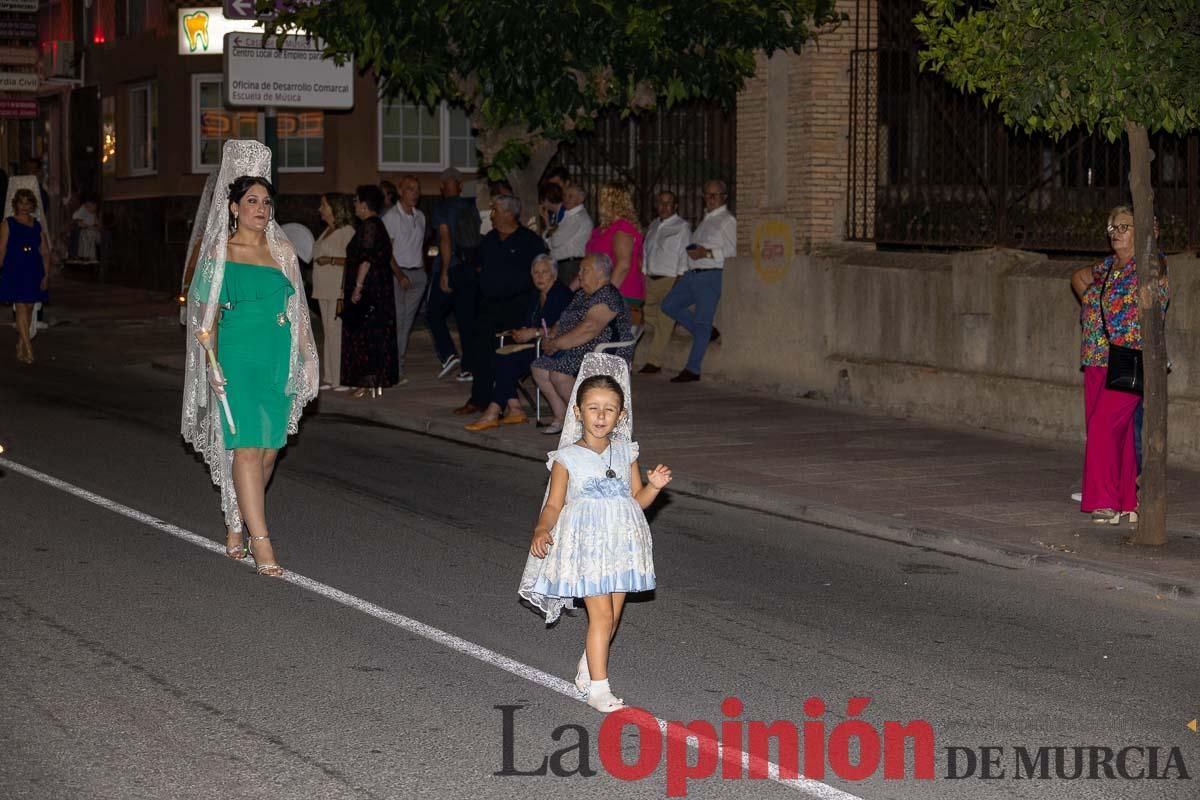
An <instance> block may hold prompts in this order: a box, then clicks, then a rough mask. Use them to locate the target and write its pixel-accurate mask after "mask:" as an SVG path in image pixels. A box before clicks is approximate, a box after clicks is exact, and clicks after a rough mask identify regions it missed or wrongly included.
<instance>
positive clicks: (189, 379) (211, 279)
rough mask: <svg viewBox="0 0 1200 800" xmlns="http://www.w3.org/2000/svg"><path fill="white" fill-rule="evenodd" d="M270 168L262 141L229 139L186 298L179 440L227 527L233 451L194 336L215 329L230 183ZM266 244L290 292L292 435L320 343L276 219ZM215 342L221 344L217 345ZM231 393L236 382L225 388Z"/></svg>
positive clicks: (233, 498) (234, 507) (231, 513)
mask: <svg viewBox="0 0 1200 800" xmlns="http://www.w3.org/2000/svg"><path fill="white" fill-rule="evenodd" d="M270 173H271V151H270V150H268V149H267V147H266V146H265V145H263V144H262V143H261V142H257V141H254V140H248V139H231V140H229V141H227V142H226V143H225V147H224V150H223V152H222V155H221V169H220V173H219V175H218V177H217V180H216V183H215V185H214V187H213V191H212V204H211V205H210V207H209V209H208V214H207V217H206V220H205V228H204V237H203V239H202V240H201V242H200V244H199V247H200V255H199V257H198V259H197V261H196V274H195V276H194V277H193V278H192V285H191V290H190V291H189V292H188V301H187V343H186V347H187V351H186V355H187V357H186V361H185V363H184V378H183V418H182V425H181V432H182V434H183V439H184V441H186V442H187V443H188V444H190V445H191V446H192V447H194V448H195V449H196V452H198V453H199V454H200V455H201V456H202V457H203V458H204V462H205V463H206V464H208V468H209V471H210V473H211V475H212V481H213V483H214V484H216V485H217V486H219V487H220V489H221V509H222V511H224V512H225V524H226V525H227V526H228V527H229V528H231V529H232V530H235V531H240V530H241V529H242V515H241V511H240V510H239V509H238V502H237V494H236V492H235V491H234V488H233V451H232V450H226V449H225V442H224V434H223V432H222V429H221V418H220V414H221V413H222V412H221V404H220V402H219V401H218V400H217V398H216V396H215V395H214V394H213V393H212V392H211V390H210V388H209V385H208V378H207V369H208V367H207V363H206V355H205V350H204V347H203V346H202V345H201V344H200V340H199V339H198V338H197V336H196V334H197V333H199V332H201V331H205V332H207V331H212V330H213V328H214V326H215V325H216V324H217V313H218V311H219V310H220V309H219V305H220V296H221V285H222V282H223V281H224V278H225V259H226V257H227V253H226V248H227V245H228V242H229V233H230V231H229V225H228V220H229V185H230V184H231V183H232V182H233V181H234V180H235V179H236V178H239V177H241V176H243V175H254V176H258V177H267V176H269V175H270ZM266 233H267V244H268V246H269V248H270V250H271V258H273V259H274V260H275V262H276V263H277V264H279V265H281V266H282V267H283V273H284V275H286V276H287V278H288V280H289V281H290V282H291V284H292V288H293V289H294V290H295V291H294V292H293V293H292V296H291V297H290V298H288V302H287V318H288V320H289V321H290V322H291V329H292V347H291V360H290V364H289V367H288V380H287V393H288V394H289V395H290V396H291V398H292V407H291V412H290V414H289V416H288V433H289V434H292V433H296V431H297V430H298V428H299V423H300V414H301V413H302V411H303V410H304V406H305V405H307V404H308V402H309V401H310V400H312V399H313V398H314V397H316V396H317V386H318V378H317V376H318V374H319V373H318V368H317V348H316V344H315V343H314V341H313V334H312V323H311V321H310V320H309V316H308V304H307V301H306V297H305V293H304V282H303V280H302V278H301V277H300V268H299V265H298V263H297V261H296V254H295V252H294V251H293V249H292V246H291V244H290V243H289V242H288V239H287V236H285V235H284V233H283V231H282V230H281V229H280V227H279V225H278V224H277V223H276V221H275V219H274V218H272V219H271V221H270V222H269V223H268V224H267V231H266ZM218 346H219V342H218ZM230 390H231V391H236V387H230Z"/></svg>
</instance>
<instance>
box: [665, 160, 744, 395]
mask: <svg viewBox="0 0 1200 800" xmlns="http://www.w3.org/2000/svg"><path fill="white" fill-rule="evenodd" d="M725 197H726V190H725V182H724V181H716V180H714V181H709V182H708V183H706V184H704V208H705V209H706V213H705V214H704V219H703V220H701V222H700V224H699V225H697V226H696V230H695V231H693V232H692V243H691V244H690V245H688V247H687V257H688V270H687V272H685V273H684V274H683V277H682V278H680V279H679V281H678V282H677V283H676V284H675V286H673V287H672V288H671V291H670V292H668V293H667V296H666V297H665V298H664V299H663V303H662V310H663V313H665V314H666V315H667V316H668V317H670V318H671V319H673V320H675V321H676V322H678V323H679V324H680V325H682V326H683V327H685V328H687V331H688V333H690V334H691V335H692V350H691V353H689V354H688V360H687V366H686V367H685V368H684V370H683V371H682V372H680V373H679V374H678V375H676V376H675V377H674V378H671V382H672V383H690V382H691V381H698V380H700V368H701V365H702V364H703V363H704V353H705V351H707V350H708V344H709V341H710V339H711V341H714V342H715V341H717V340H718V339H720V338H721V334H720V333H718V332H717V329H716V328H714V327H713V324H712V323H713V317H715V316H716V314H717V303H719V302H720V301H721V278H722V275H723V274H724V269H725V260H726V259H728V258H733V257H734V256H736V255H737V220H736V219H734V217H733V214H731V213H729V209H728V208H726V207H725Z"/></svg>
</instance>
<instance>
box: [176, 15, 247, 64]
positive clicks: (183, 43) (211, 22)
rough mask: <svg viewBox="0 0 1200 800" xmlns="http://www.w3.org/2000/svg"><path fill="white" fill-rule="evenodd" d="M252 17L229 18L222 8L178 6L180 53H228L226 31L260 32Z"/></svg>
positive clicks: (194, 54) (204, 54) (201, 54)
mask: <svg viewBox="0 0 1200 800" xmlns="http://www.w3.org/2000/svg"><path fill="white" fill-rule="evenodd" d="M261 31H262V28H259V27H258V23H256V22H255V21H254V20H252V19H227V18H226V17H225V14H224V12H223V11H222V10H221V8H220V7H219V6H218V7H215V8H181V9H179V55H181V56H207V55H220V54H221V53H223V52H225V50H224V46H225V34H227V33H237V32H246V33H252V32H260V33H261Z"/></svg>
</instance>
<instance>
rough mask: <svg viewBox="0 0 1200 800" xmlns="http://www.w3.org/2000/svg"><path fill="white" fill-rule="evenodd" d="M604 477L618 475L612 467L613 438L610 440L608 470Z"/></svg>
mask: <svg viewBox="0 0 1200 800" xmlns="http://www.w3.org/2000/svg"><path fill="white" fill-rule="evenodd" d="M604 477H606V478H615V477H617V473H615V472H613V468H612V440H611V439H610V440H609V442H608V470H607V471H605V473H604Z"/></svg>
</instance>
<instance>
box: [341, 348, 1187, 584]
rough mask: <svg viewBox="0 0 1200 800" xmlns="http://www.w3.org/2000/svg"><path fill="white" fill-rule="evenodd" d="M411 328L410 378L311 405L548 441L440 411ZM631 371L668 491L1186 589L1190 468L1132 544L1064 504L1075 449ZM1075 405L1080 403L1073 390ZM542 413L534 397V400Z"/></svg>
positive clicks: (448, 383) (454, 432) (455, 436)
mask: <svg viewBox="0 0 1200 800" xmlns="http://www.w3.org/2000/svg"><path fill="white" fill-rule="evenodd" d="M429 352H431V347H430V346H429V343H428V339H427V338H426V337H425V336H423V335H422V334H421V333H418V334H414V337H413V342H412V346H411V347H410V350H409V353H410V357H409V362H410V371H409V378H410V382H409V383H408V384H407V385H405V386H402V387H397V388H394V389H389V390H387V391H386V392H385V393H384V395H383V397H382V398H379V399H374V400H372V399H357V400H356V399H353V398H351V397H349V396H348V395H347V394H341V393H333V392H322V393H321V396H320V399H319V401H318V408H319V412H320V413H323V414H330V413H336V414H344V415H347V416H351V417H356V418H361V419H366V420H371V421H373V422H377V423H380V424H384V425H388V426H392V427H396V428H401V429H405V430H411V431H416V432H419V433H425V434H429V435H433V436H438V437H442V438H445V439H450V440H454V441H458V442H464V443H469V444H472V445H476V446H479V447H483V448H488V449H493V450H499V451H503V452H507V453H512V454H514V455H519V456H525V457H528V458H532V459H537V460H543V459H544V458H545V454H546V451H547V450H551V449H553V448H554V447H555V446H556V445H557V440H558V437H557V436H546V435H543V434H541V433H540V431H539V430H537V429H535V428H534V426H533V425H523V426H509V427H504V428H500V429H494V430H490V431H485V432H482V433H470V432H467V431H466V430H464V429H463V425H464V424H465V423H466V422H469V421H471V420H472V419H473V418H471V417H467V418H463V417H458V416H455V415H454V414H453V413H451V410H452V409H453V408H455V407H456V406H459V405H461V404H462V403H463V402H464V401H465V400H466V398H467V395H468V387H466V386H464V385H462V384H458V383H456V382H454V381H453V380H451V379H446V380H441V381H439V380H438V379H437V378H436V372H437V368H436V365H435V364H434V363H433V362H432V360H430V362H429V364H428V365H425V364H422V363H421V354H423V353H429ZM668 374H669V373H667V372H664V373H662V374H660V375H655V376H645V375H635V376H634V382H633V393H634V397H635V401H636V405H635V410H636V415H635V418H634V425H635V431H634V433H635V437H636V438H637V440H638V441H639V442H640V443H641V452H642V459H641V463H642V466H643V467H651V466H653V465H654V464H655V463H659V462H661V463H665V464H668V465H669V466H670V467H671V468H672V470H673V471H674V473H675V480H674V482H673V483H672V485H671V488H670V490H669V491H674V492H681V493H685V494H689V495H695V496H698V497H703V498H707V499H711V500H714V501H717V502H721V503H727V504H732V505H738V506H744V507H746V508H751V509H756V510H760V511H764V512H767V513H771V514H777V515H781V516H785V517H789V518H793V519H797V520H801V521H805V522H812V523H816V524H820V525H827V526H830V527H834V528H841V529H845V530H848V531H852V532H855V533H860V534H865V535H870V536H876V537H880V538H884V539H889V540H895V541H899V542H904V543H908V544H912V545H915V546H919V547H930V548H934V549H937V550H942V551H950V552H955V553H959V554H963V555H968V556H972V557H980V558H985V559H987V560H989V561H994V562H1000V563H1003V564H1006V565H1016V566H1039V567H1049V568H1053V569H1056V570H1060V571H1061V570H1079V571H1083V572H1086V573H1090V574H1091V575H1092V576H1093V577H1095V576H1100V577H1103V578H1104V579H1105V580H1106V582H1107V584H1108V585H1109V586H1111V587H1112V588H1113V589H1114V590H1121V589H1138V590H1141V591H1152V592H1154V593H1155V594H1156V595H1158V596H1160V597H1163V598H1173V599H1185V600H1196V599H1198V598H1200V498H1198V497H1197V496H1196V493H1195V491H1194V489H1195V487H1196V486H1200V474H1197V473H1195V472H1190V471H1184V470H1181V469H1172V470H1171V472H1170V476H1171V481H1170V529H1171V531H1170V536H1171V541H1170V543H1169V544H1168V545H1167V546H1165V547H1162V548H1156V549H1148V548H1135V547H1133V546H1131V545H1128V544H1125V543H1124V541H1123V539H1124V538H1125V537H1128V536H1129V535H1130V533H1131V532H1132V528H1131V526H1129V525H1122V526H1119V527H1112V526H1108V525H1096V524H1094V523H1092V522H1091V521H1090V519H1089V517H1088V516H1087V515H1084V514H1082V513H1080V511H1079V504H1078V503H1073V502H1071V500H1070V494H1071V492H1073V491H1077V490H1078V487H1079V480H1080V469H1081V465H1082V455H1083V454H1082V446H1080V447H1079V448H1078V449H1073V450H1072V449H1062V448H1056V447H1047V446H1044V445H1041V444H1039V443H1037V442H1033V441H1029V440H1024V439H1018V438H1015V437H1005V436H1001V435H991V434H988V433H985V432H982V431H977V430H964V429H954V428H935V427H930V426H928V425H922V424H916V423H913V422H909V421H907V420H900V419H895V418H891V417H885V416H881V415H875V414H871V413H868V412H863V411H859V410H853V409H848V408H843V407H836V406H830V405H828V404H823V403H819V402H815V401H805V400H787V399H781V398H779V397H774V396H765V395H758V394H749V393H745V392H741V391H737V390H734V389H732V388H730V387H725V386H717V385H712V384H710V383H708V382H700V383H693V384H672V383H669V382H668V380H667V377H668ZM1080 402H1082V399H1081V400H1080ZM543 408H544V411H545V406H544V407H543Z"/></svg>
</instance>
